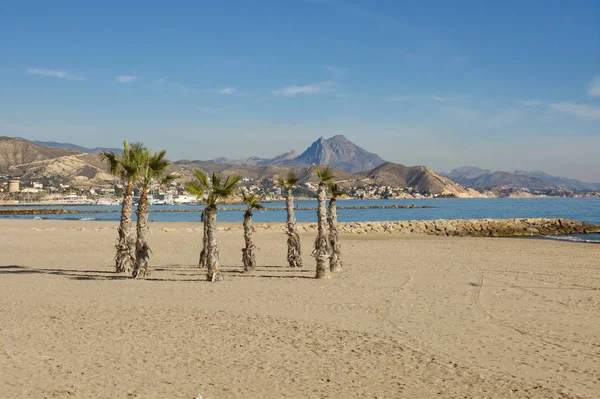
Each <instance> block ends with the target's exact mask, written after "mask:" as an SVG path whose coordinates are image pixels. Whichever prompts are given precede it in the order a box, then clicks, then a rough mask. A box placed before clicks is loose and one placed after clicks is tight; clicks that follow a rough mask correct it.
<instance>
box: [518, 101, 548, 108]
mask: <svg viewBox="0 0 600 399" xmlns="http://www.w3.org/2000/svg"><path fill="white" fill-rule="evenodd" d="M517 102H518V103H519V104H521V105H525V106H527V107H537V106H540V105H544V102H543V101H539V100H520V101H517Z"/></svg>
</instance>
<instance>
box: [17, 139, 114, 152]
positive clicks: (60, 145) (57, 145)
mask: <svg viewBox="0 0 600 399" xmlns="http://www.w3.org/2000/svg"><path fill="white" fill-rule="evenodd" d="M26 141H29V142H30V143H33V144H37V145H40V146H42V147H48V148H63V149H66V150H72V151H77V152H86V153H89V154H100V151H112V152H115V153H121V152H123V150H122V149H119V148H108V147H96V148H86V147H82V146H79V145H76V144H70V143H57V142H56V141H32V140H26Z"/></svg>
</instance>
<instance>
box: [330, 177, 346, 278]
mask: <svg viewBox="0 0 600 399" xmlns="http://www.w3.org/2000/svg"><path fill="white" fill-rule="evenodd" d="M329 193H330V195H331V197H330V198H329V209H328V211H329V216H328V217H327V222H328V223H329V245H330V246H331V257H330V258H329V270H330V271H331V272H334V273H336V272H341V271H342V259H341V256H342V243H341V241H340V234H339V232H338V227H337V204H336V202H337V197H339V196H340V195H342V194H344V191H343V190H342V188H341V187H340V186H339V185H338V184H337V183H329Z"/></svg>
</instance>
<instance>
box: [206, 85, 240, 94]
mask: <svg viewBox="0 0 600 399" xmlns="http://www.w3.org/2000/svg"><path fill="white" fill-rule="evenodd" d="M210 92H212V93H215V94H223V95H226V96H241V95H242V93H241V92H240V91H239V90H238V89H236V88H234V87H223V88H220V89H214V90H210Z"/></svg>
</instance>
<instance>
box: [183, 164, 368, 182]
mask: <svg viewBox="0 0 600 399" xmlns="http://www.w3.org/2000/svg"><path fill="white" fill-rule="evenodd" d="M195 168H198V169H202V170H204V171H215V172H217V173H222V174H224V175H240V176H242V177H244V178H249V179H252V180H254V181H260V180H264V179H273V178H274V177H276V176H286V175H287V174H288V173H289V172H294V174H296V176H297V177H298V182H299V183H306V182H311V183H317V182H318V178H317V175H316V173H314V167H313V166H283V165H233V164H226V163H213V162H211V161H190V160H181V161H177V162H174V164H173V166H172V169H173V171H174V172H177V173H179V174H181V175H182V176H183V180H185V179H186V178H187V177H188V176H189V177H191V176H192V170H193V169H195ZM333 173H334V174H335V176H336V178H337V179H339V180H344V181H359V180H360V177H359V176H356V175H354V174H352V173H349V172H345V171H343V170H339V169H333Z"/></svg>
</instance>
